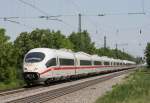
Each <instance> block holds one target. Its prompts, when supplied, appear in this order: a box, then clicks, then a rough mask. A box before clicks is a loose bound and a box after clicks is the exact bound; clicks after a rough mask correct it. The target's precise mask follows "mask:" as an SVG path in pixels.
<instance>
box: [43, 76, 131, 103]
mask: <svg viewBox="0 0 150 103" xmlns="http://www.w3.org/2000/svg"><path fill="white" fill-rule="evenodd" d="M127 75H129V73H128V74H123V75H121V76H118V77H115V78H112V79H110V80H107V81H104V82H101V83H99V84H96V85H93V86H90V87H87V88H84V89H82V90H79V91H76V92H74V93H70V94H67V95H64V96H61V97H58V98H55V99H53V100H51V101H47V102H45V103H94V102H95V101H96V99H98V98H99V97H100V96H102V95H104V94H105V93H106V92H107V91H111V90H112V86H113V85H115V84H119V83H122V81H123V78H125V77H126V76H127Z"/></svg>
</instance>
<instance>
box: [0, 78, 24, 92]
mask: <svg viewBox="0 0 150 103" xmlns="http://www.w3.org/2000/svg"><path fill="white" fill-rule="evenodd" d="M23 85H24V82H23V81H21V80H14V81H11V82H0V91H1V90H9V89H14V88H19V87H22V86H23Z"/></svg>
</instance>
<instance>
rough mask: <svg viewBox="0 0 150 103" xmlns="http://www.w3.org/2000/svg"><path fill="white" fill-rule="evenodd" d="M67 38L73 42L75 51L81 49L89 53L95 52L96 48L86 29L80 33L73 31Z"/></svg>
mask: <svg viewBox="0 0 150 103" xmlns="http://www.w3.org/2000/svg"><path fill="white" fill-rule="evenodd" d="M69 39H70V41H71V42H72V43H73V44H74V50H75V51H83V52H87V53H89V54H93V53H95V49H96V48H95V46H94V43H93V42H92V41H91V38H90V36H89V33H88V32H87V31H83V32H81V33H75V32H73V33H72V34H71V35H70V36H69Z"/></svg>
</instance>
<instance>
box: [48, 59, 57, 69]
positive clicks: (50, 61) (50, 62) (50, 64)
mask: <svg viewBox="0 0 150 103" xmlns="http://www.w3.org/2000/svg"><path fill="white" fill-rule="evenodd" d="M51 66H56V58H53V59H50V60H49V61H47V63H46V67H51Z"/></svg>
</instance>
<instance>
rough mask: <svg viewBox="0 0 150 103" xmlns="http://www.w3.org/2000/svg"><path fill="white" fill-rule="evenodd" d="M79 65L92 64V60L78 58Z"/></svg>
mask: <svg viewBox="0 0 150 103" xmlns="http://www.w3.org/2000/svg"><path fill="white" fill-rule="evenodd" d="M80 65H92V62H91V61H89V60H80Z"/></svg>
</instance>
